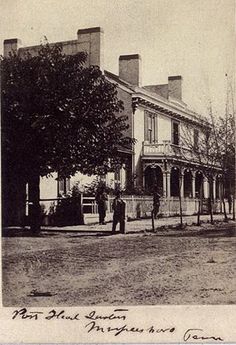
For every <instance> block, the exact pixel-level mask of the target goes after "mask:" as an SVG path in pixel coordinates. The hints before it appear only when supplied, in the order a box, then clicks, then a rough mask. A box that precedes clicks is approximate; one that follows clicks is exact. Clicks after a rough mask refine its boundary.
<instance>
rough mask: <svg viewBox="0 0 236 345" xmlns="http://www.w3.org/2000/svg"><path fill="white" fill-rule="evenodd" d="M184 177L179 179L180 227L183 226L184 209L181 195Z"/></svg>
mask: <svg viewBox="0 0 236 345" xmlns="http://www.w3.org/2000/svg"><path fill="white" fill-rule="evenodd" d="M182 183H183V182H182V179H179V215H180V228H181V229H182V228H183V210H182V197H181V185H182Z"/></svg>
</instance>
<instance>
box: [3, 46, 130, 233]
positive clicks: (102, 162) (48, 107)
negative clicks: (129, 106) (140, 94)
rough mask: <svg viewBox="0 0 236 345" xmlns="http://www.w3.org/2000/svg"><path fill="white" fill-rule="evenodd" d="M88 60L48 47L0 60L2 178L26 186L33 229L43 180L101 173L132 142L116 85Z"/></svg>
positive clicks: (38, 227)
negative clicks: (9, 175) (9, 176)
mask: <svg viewBox="0 0 236 345" xmlns="http://www.w3.org/2000/svg"><path fill="white" fill-rule="evenodd" d="M85 62H86V54H85V53H82V52H81V53H77V54H75V55H65V54H64V53H63V51H62V47H61V46H60V45H49V44H48V43H47V44H46V45H43V46H41V47H40V49H39V51H38V54H37V56H32V55H31V54H30V53H25V54H24V55H23V56H20V55H19V54H17V53H11V54H9V56H8V57H1V74H2V114H3V115H2V147H3V157H4V158H3V165H4V169H3V180H4V178H5V180H6V179H7V178H8V177H7V174H8V173H10V174H11V175H12V176H13V177H19V176H21V181H23V184H24V185H25V184H26V183H29V198H30V202H31V204H32V206H31V220H32V224H31V227H32V229H33V230H34V231H39V229H40V217H39V215H40V205H39V178H40V176H49V175H50V174H51V173H52V172H55V171H57V172H58V174H59V176H60V177H69V176H71V175H73V174H75V173H76V172H77V171H80V172H82V173H85V174H89V175H91V174H104V173H106V172H107V171H110V170H112V167H113V165H114V164H118V163H119V162H120V160H121V159H122V158H121V157H120V156H119V154H118V153H119V148H123V149H127V148H130V147H131V144H132V139H131V138H129V137H127V136H126V135H125V131H126V129H127V128H128V125H127V122H126V118H125V117H124V116H123V115H122V114H120V113H121V111H122V109H123V106H122V102H121V101H120V100H119V99H118V97H117V90H116V86H115V85H114V84H112V83H110V82H108V80H107V79H106V78H105V76H104V75H103V74H102V72H101V71H100V69H99V68H98V67H97V66H90V67H86V66H85ZM13 179H14V178H13ZM3 182H4V181H3ZM6 199H7V196H6Z"/></svg>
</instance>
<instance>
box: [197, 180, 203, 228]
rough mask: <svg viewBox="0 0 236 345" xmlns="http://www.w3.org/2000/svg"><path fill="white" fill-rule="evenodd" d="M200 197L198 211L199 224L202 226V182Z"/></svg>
mask: <svg viewBox="0 0 236 345" xmlns="http://www.w3.org/2000/svg"><path fill="white" fill-rule="evenodd" d="M199 194H200V195H199V199H198V213H197V225H198V226H200V225H201V220H200V216H201V203H202V183H201V185H200V193H199Z"/></svg>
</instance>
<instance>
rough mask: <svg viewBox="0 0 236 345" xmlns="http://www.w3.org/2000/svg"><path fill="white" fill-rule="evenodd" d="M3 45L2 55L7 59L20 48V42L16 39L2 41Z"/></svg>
mask: <svg viewBox="0 0 236 345" xmlns="http://www.w3.org/2000/svg"><path fill="white" fill-rule="evenodd" d="M3 45H4V49H3V55H4V56H5V57H7V56H8V54H9V53H10V52H17V50H18V49H19V48H20V46H21V40H19V39H18V38H11V39H9V40H4V42H3Z"/></svg>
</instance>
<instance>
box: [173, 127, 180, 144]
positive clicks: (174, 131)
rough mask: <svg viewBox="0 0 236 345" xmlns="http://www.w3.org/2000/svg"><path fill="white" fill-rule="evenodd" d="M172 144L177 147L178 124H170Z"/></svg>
mask: <svg viewBox="0 0 236 345" xmlns="http://www.w3.org/2000/svg"><path fill="white" fill-rule="evenodd" d="M172 143H173V144H174V145H179V122H172Z"/></svg>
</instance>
